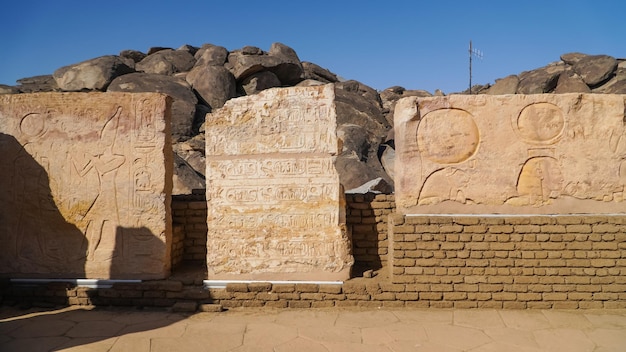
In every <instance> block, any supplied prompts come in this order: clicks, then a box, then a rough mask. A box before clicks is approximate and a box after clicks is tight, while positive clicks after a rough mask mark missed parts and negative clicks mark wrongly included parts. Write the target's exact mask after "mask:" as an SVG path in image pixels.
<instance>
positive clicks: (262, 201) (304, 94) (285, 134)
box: [206, 85, 353, 280]
mask: <svg viewBox="0 0 626 352" xmlns="http://www.w3.org/2000/svg"><path fill="white" fill-rule="evenodd" d="M335 130H336V119H335V107H334V89H333V87H332V85H326V86H318V87H308V88H284V89H270V90H265V91H263V92H261V93H259V94H258V95H255V96H249V97H242V98H238V99H233V100H231V101H229V102H227V103H226V105H225V106H224V107H223V108H222V109H220V110H217V111H216V112H214V113H212V114H209V115H208V116H207V128H206V142H207V146H206V153H207V155H206V158H207V172H206V175H207V202H208V209H209V211H208V218H207V221H208V228H209V232H208V244H207V247H208V250H207V268H208V273H209V279H274V280H280V279H288V280H307V279H318V280H342V279H346V278H348V276H349V273H350V267H351V265H352V263H353V258H352V255H351V251H350V248H351V244H350V239H349V234H348V232H347V230H346V227H345V201H344V196H343V192H342V189H341V186H340V184H339V176H338V173H337V170H336V169H335V166H334V158H335V156H336V154H337V150H338V141H337V137H336V132H335Z"/></svg>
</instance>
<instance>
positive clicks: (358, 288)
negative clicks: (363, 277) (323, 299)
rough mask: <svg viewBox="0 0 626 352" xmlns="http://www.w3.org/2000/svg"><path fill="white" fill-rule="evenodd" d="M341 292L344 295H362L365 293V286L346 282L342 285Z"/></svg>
mask: <svg viewBox="0 0 626 352" xmlns="http://www.w3.org/2000/svg"><path fill="white" fill-rule="evenodd" d="M343 292H344V293H346V294H347V293H350V294H359V295H364V294H366V293H367V291H366V289H365V284H363V283H358V282H353V281H346V282H344V283H343Z"/></svg>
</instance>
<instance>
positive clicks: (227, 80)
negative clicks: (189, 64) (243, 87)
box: [187, 65, 237, 109]
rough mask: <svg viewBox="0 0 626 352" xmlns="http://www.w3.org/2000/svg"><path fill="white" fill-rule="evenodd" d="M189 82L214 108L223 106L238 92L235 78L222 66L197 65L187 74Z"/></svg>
mask: <svg viewBox="0 0 626 352" xmlns="http://www.w3.org/2000/svg"><path fill="white" fill-rule="evenodd" d="M187 82H189V84H191V86H192V87H193V89H195V90H196V92H198V94H199V95H200V97H201V98H202V99H203V100H204V101H205V102H206V103H207V104H208V105H209V106H210V107H211V108H213V109H217V108H221V107H222V106H224V103H225V102H226V101H227V100H228V99H231V98H233V97H235V95H236V93H237V92H236V90H237V85H236V82H235V78H234V77H233V75H232V73H230V72H229V71H228V70H227V69H225V68H224V67H222V66H214V65H204V66H195V67H194V68H193V69H192V70H191V71H190V72H189V74H188V75H187Z"/></svg>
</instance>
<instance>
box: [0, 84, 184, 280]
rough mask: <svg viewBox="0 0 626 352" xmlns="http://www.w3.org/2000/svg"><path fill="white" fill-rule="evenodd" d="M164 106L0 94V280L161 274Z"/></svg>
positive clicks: (123, 97)
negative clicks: (1, 276)
mask: <svg viewBox="0 0 626 352" xmlns="http://www.w3.org/2000/svg"><path fill="white" fill-rule="evenodd" d="M168 99H169V98H167V97H165V96H163V95H160V94H125V93H106V94H104V93H41V94H20V95H3V96H0V155H2V158H0V160H1V162H0V164H2V166H1V168H0V169H1V170H2V173H0V185H2V192H0V209H2V214H3V216H0V237H1V238H2V242H3V244H4V245H3V246H2V247H1V248H0V258H1V259H0V260H1V261H2V265H0V272H1V274H3V275H4V274H7V275H8V274H10V275H14V276H15V275H19V276H21V277H24V276H42V277H72V276H73V277H86V278H134V279H141V278H146V279H149V278H163V277H165V276H167V274H168V272H169V266H170V264H169V262H170V260H169V249H168V247H169V244H170V243H171V220H170V218H171V216H170V209H169V194H170V192H171V181H170V179H171V175H172V166H171V158H172V156H171V149H170V147H169V145H170V141H169V120H168V119H169V115H168V114H169V112H168V109H169V102H168Z"/></svg>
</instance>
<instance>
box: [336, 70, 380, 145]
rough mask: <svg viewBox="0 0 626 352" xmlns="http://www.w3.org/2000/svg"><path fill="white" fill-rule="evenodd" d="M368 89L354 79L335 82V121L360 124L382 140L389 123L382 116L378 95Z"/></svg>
mask: <svg viewBox="0 0 626 352" xmlns="http://www.w3.org/2000/svg"><path fill="white" fill-rule="evenodd" d="M355 83H356V84H355ZM370 89H371V88H369V87H367V86H365V85H362V84H360V83H359V82H356V81H350V82H340V83H335V104H336V109H337V123H338V124H353V125H358V126H362V127H363V128H365V129H366V130H367V131H370V132H372V133H373V134H374V135H375V136H376V137H377V138H380V140H382V139H383V138H384V137H385V136H386V134H387V130H389V129H390V128H391V124H390V123H389V122H388V121H387V120H386V119H385V117H384V116H383V113H382V108H381V104H380V96H379V95H378V93H377V92H376V91H374V90H370ZM373 95H375V96H376V98H374V99H372V96H373Z"/></svg>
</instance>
